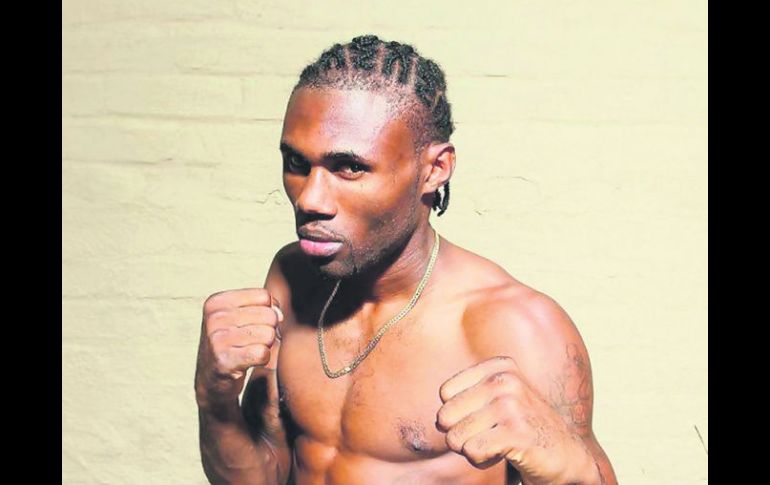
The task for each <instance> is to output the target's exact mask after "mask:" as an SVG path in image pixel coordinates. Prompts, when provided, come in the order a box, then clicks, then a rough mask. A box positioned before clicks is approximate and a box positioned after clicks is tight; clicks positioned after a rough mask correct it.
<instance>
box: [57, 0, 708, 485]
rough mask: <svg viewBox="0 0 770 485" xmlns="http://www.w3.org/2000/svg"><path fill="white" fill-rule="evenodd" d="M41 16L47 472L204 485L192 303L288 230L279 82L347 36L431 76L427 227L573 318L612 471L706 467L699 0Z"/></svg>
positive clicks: (237, 0)
mask: <svg viewBox="0 0 770 485" xmlns="http://www.w3.org/2000/svg"><path fill="white" fill-rule="evenodd" d="M321 3H322V5H321ZM412 3H415V4H414V5H413V4H412ZM62 7H63V12H62V43H63V45H62V63H63V66H62V137H63V140H62V177H63V179H62V190H63V194H62V202H63V212H62V221H63V227H64V232H63V235H62V242H63V247H62V269H63V276H62V278H63V281H62V283H63V293H62V310H63V322H62V325H63V341H62V351H63V362H62V364H63V369H62V380H63V395H62V405H63V416H62V419H63V423H62V426H63V437H62V445H63V451H62V460H63V463H62V477H63V480H62V482H63V483H66V484H102V483H109V484H158V485H173V484H193V483H199V484H203V483H206V481H205V478H204V476H203V473H202V470H201V467H200V461H199V456H198V449H197V417H196V406H195V402H194V396H193V391H192V380H193V373H194V367H195V355H196V350H197V349H196V346H197V340H198V332H199V325H200V307H201V304H202V302H203V300H204V299H205V297H206V296H207V295H209V294H210V293H212V292H214V291H218V290H222V289H227V288H238V287H245V286H255V285H261V283H262V281H263V279H264V274H265V271H266V268H267V264H268V263H269V261H270V259H271V258H272V255H273V254H274V252H275V251H276V249H277V248H279V247H280V246H282V245H283V244H284V243H285V242H287V241H289V240H291V239H292V235H293V230H292V229H293V225H292V219H291V217H292V216H291V209H290V207H289V206H288V204H287V201H286V198H285V195H284V194H283V192H282V187H281V179H280V166H279V164H280V162H279V160H280V158H279V157H278V150H277V144H278V137H279V135H280V130H281V120H282V116H283V111H284V109H285V104H286V100H287V96H288V93H289V92H290V90H291V87H292V86H293V84H294V82H295V81H296V76H297V74H298V73H299V71H300V69H301V68H302V67H303V66H304V65H305V64H306V63H308V62H309V61H311V60H312V59H313V58H314V57H315V56H317V55H318V54H319V53H320V51H321V50H322V49H323V48H325V47H328V46H329V45H331V44H333V43H334V42H337V41H345V40H349V39H350V38H352V37H353V36H355V35H359V34H362V33H376V34H378V35H379V36H380V37H383V38H385V39H388V40H390V39H395V40H400V41H404V42H409V43H413V44H414V45H415V46H416V47H417V48H418V49H419V50H420V51H421V52H422V53H423V54H424V55H426V56H428V57H431V58H433V59H435V60H436V61H438V62H439V63H440V64H441V65H442V66H443V67H444V68H445V70H446V73H447V79H448V85H449V92H448V95H449V100H450V102H451V103H452V105H453V110H454V117H455V120H456V127H457V130H456V133H455V135H454V136H453V142H454V143H455V145H456V147H457V153H458V165H457V170H456V172H455V175H454V178H453V180H452V189H453V190H452V203H451V205H450V209H449V211H448V212H447V214H446V215H445V216H444V217H442V218H440V219H435V218H434V225H435V226H436V227H437V228H438V230H439V231H440V232H441V233H442V235H444V236H445V237H447V238H448V239H449V240H451V241H453V242H454V243H456V244H460V245H461V246H463V247H466V248H468V249H470V250H473V251H475V252H478V253H479V254H482V255H484V256H486V257H489V258H491V259H493V260H494V261H496V262H498V263H500V264H501V265H502V266H503V267H505V268H506V269H507V270H508V271H509V272H510V273H511V274H513V275H514V276H515V277H517V278H519V279H520V280H522V281H524V282H526V283H528V284H530V285H532V286H534V287H536V288H538V289H541V290H542V291H545V292H546V293H548V294H550V295H551V296H553V297H554V298H555V299H556V300H557V301H559V302H560V303H561V304H562V306H563V307H564V308H565V309H567V311H568V312H569V313H570V315H571V316H572V317H573V319H574V320H575V322H576V323H577V325H578V327H579V328H580V330H581V332H582V334H583V336H584V338H585V340H586V343H587V345H588V348H589V351H590V353H591V357H592V363H593V367H594V378H595V387H596V408H595V429H596V433H597V435H598V437H599V439H600V441H601V442H602V444H603V445H604V447H605V449H606V451H607V452H608V454H609V455H610V457H611V458H612V461H613V463H614V465H615V468H616V470H617V472H618V476H619V478H620V479H621V481H622V482H623V483H624V484H627V485H635V484H646V483H661V482H662V483H677V484H683V485H686V484H696V483H703V482H705V481H706V476H707V475H706V473H707V471H706V463H707V454H706V451H705V449H704V445H703V444H702V443H701V441H700V439H699V438H698V435H697V432H696V430H695V427H696V426H697V428H698V430H699V432H700V434H701V435H702V437H703V439H704V440H705V443H706V445H707V444H708V423H707V401H706V385H707V384H706V382H707V380H706V377H707V376H706V375H707V363H706V342H707V334H706V320H707V313H706V303H707V287H706V284H707V264H706V254H707V242H706V236H707V205H706V196H707V166H706V164H707V161H706V155H707V152H706V134H707V124H706V119H707V77H706V76H707V22H706V18H707V14H706V2H703V1H695V0H686V1H685V0H681V1H672V2H615V1H609V0H597V1H593V2H573V1H568V0H557V1H553V2H541V1H516V2H507V1H494V2H435V1H427V2H405V1H403V2H376V3H373V2H361V3H359V2H352V1H340V0H335V1H331V2H317V4H316V3H310V2H298V1H288V2H287V1H281V2H279V1H277V0H269V1H254V0H251V1H243V0H233V1H227V2H224V1H216V0H213V1H212V0H206V1H204V0H186V1H163V2H157V1H150V0H131V1H117V0H111V1H108V0H66V1H65V2H64V3H63V5H62Z"/></svg>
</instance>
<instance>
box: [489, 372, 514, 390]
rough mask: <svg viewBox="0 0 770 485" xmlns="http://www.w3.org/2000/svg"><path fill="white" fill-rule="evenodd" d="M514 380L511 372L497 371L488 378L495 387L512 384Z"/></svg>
mask: <svg viewBox="0 0 770 485" xmlns="http://www.w3.org/2000/svg"><path fill="white" fill-rule="evenodd" d="M514 380H515V379H514V377H513V375H511V373H510V372H496V373H495V374H492V375H491V376H489V377H488V378H487V382H489V383H490V384H491V385H493V386H495V387H503V386H511V385H512V384H513V381H514Z"/></svg>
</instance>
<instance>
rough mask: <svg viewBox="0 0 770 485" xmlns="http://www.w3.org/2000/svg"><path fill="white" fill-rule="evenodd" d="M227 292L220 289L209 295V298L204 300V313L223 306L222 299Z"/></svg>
mask: <svg viewBox="0 0 770 485" xmlns="http://www.w3.org/2000/svg"><path fill="white" fill-rule="evenodd" d="M226 293H227V292H226V291H218V292H216V293H212V294H211V295H209V296H208V298H206V301H204V302H203V313H205V314H209V313H212V312H215V311H216V310H217V309H218V308H219V307H221V306H222V300H223V299H224V295H225V294H226Z"/></svg>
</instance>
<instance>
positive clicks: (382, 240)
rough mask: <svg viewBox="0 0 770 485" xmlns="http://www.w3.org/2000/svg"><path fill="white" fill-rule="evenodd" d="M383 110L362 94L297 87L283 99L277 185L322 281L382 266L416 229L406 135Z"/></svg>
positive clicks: (381, 101) (416, 202) (378, 98)
mask: <svg viewBox="0 0 770 485" xmlns="http://www.w3.org/2000/svg"><path fill="white" fill-rule="evenodd" d="M388 107H389V105H388V97H387V96H386V95H385V94H382V93H378V92H370V91H363V90H337V89H331V88H330V89H308V88H302V89H299V90H297V91H296V92H295V93H294V94H293V95H292V97H291V99H290V100H289V105H288V107H287V110H286V117H285V119H284V124H283V133H282V135H281V153H282V156H283V185H284V188H285V189H286V194H287V195H288V197H289V200H290V201H291V202H292V205H293V206H294V209H295V217H296V224H297V231H298V234H299V236H300V246H301V247H302V249H303V251H304V252H305V253H306V254H307V255H308V256H309V257H310V259H311V261H313V262H314V263H315V265H316V267H317V268H318V269H319V270H320V271H321V273H322V274H324V275H326V276H330V277H333V278H346V277H350V276H353V275H355V274H357V273H360V272H363V271H364V270H366V269H368V268H371V267H373V266H374V265H375V264H376V263H378V262H382V261H384V260H385V258H387V257H388V256H391V255H392V254H393V253H394V252H395V251H396V250H397V249H398V248H400V247H402V245H403V244H405V243H406V241H407V240H408V237H409V236H410V235H411V233H412V232H413V231H414V229H415V227H416V225H417V223H418V216H419V214H420V211H419V210H418V209H419V207H420V191H419V177H418V163H417V161H416V160H415V154H414V150H413V137H412V133H411V131H410V129H409V127H408V126H407V125H406V123H405V122H404V121H403V120H401V119H400V118H399V117H393V116H392V114H391V113H389V109H388ZM311 239H316V240H320V241H316V242H313V241H311ZM329 240H333V241H338V242H336V243H335V242H331V243H329V242H324V241H329Z"/></svg>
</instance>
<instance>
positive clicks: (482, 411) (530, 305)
mask: <svg viewBox="0 0 770 485" xmlns="http://www.w3.org/2000/svg"><path fill="white" fill-rule="evenodd" d="M464 325H465V328H466V332H467V335H468V336H469V342H470V343H471V346H472V349H473V351H474V352H475V353H476V354H477V355H479V356H480V358H479V360H480V362H479V363H478V364H476V365H474V366H472V367H469V368H467V369H465V370H463V371H461V372H459V373H458V374H456V375H454V376H453V377H452V378H450V379H448V380H447V381H446V382H445V383H444V384H443V385H442V386H441V388H440V390H439V393H440V396H441V400H442V402H443V403H444V404H443V406H442V407H441V408H440V409H439V411H438V414H437V426H438V428H439V429H440V430H442V431H445V432H446V433H447V444H448V446H449V447H450V449H452V450H453V451H455V452H457V453H459V454H461V455H463V456H465V457H466V458H467V459H468V461H469V462H470V463H471V464H472V465H474V466H476V467H478V468H488V467H489V466H492V465H494V464H496V463H498V462H500V461H501V460H503V459H505V460H507V461H508V462H509V463H510V464H511V465H512V466H513V467H515V468H516V469H517V470H518V472H519V473H520V474H521V477H522V481H523V484H524V485H546V484H547V485H567V484H580V485H617V479H616V477H615V473H614V471H613V469H612V465H611V464H610V461H609V459H608V458H607V455H606V454H605V453H604V451H603V450H602V448H601V446H600V445H599V443H598V442H597V440H596V437H595V436H594V433H593V429H592V413H593V384H592V377H591V366H590V361H589V359H588V353H587V351H586V348H585V344H584V343H583V340H582V338H581V337H580V334H579V333H578V331H577V328H575V325H574V324H573V323H572V321H571V319H570V318H569V316H568V315H567V314H566V312H564V310H563V309H561V307H559V305H558V304H557V303H556V302H554V301H553V300H552V299H551V298H549V297H547V296H546V295H543V294H542V293H538V292H536V291H534V290H531V289H528V288H526V289H522V288H519V289H507V290H505V291H499V292H496V293H493V294H490V296H488V297H487V298H485V301H484V302H481V303H480V304H477V305H474V306H472V307H470V308H469V309H468V311H466V315H465V317H464Z"/></svg>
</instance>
